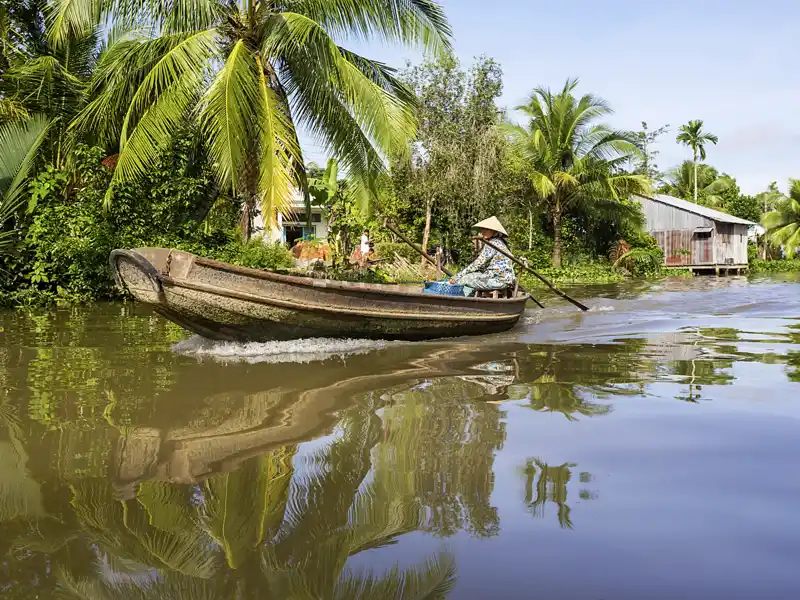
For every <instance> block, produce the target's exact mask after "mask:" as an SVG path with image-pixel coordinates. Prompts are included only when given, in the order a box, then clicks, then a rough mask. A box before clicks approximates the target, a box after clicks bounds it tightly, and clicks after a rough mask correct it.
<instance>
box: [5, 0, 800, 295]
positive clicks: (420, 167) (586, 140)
mask: <svg viewBox="0 0 800 600" xmlns="http://www.w3.org/2000/svg"><path fill="white" fill-rule="evenodd" d="M353 39H357V40H365V41H368V42H373V41H374V42H375V43H391V44H397V45H400V46H404V47H409V48H416V49H420V50H422V51H424V52H425V55H426V56H427V57H428V58H427V59H426V60H425V61H424V62H423V63H421V64H418V65H409V66H407V67H406V68H405V69H403V70H397V69H396V67H397V66H394V67H393V66H387V65H384V64H382V63H379V62H376V61H373V60H371V59H370V58H368V57H365V56H361V55H359V54H356V53H355V52H352V51H351V50H349V49H347V48H346V47H344V46H342V45H341V44H342V43H343V40H353ZM452 41H453V40H452V33H451V29H450V25H449V23H448V20H447V16H446V14H445V12H444V10H443V8H442V7H441V5H440V4H439V2H438V1H437V0H415V1H413V2H406V1H397V0H336V1H330V2H327V1H326V2H322V1H320V0H284V1H274V0H271V1H266V0H235V1H234V0H172V1H170V2H163V1H161V0H138V1H135V2H131V1H130V0H16V1H15V0H0V301H2V302H3V303H5V304H20V303H28V302H42V301H60V300H63V301H86V300H92V299H97V298H110V297H114V296H115V295H116V294H117V293H118V292H117V291H116V290H115V289H114V285H113V281H112V279H111V277H110V275H109V273H108V269H107V257H108V253H109V252H110V250H112V249H113V248H117V247H137V246H144V245H147V246H169V247H177V248H182V249H185V250H189V251H191V252H195V253H198V254H202V255H206V256H211V257H214V258H217V259H220V260H224V261H228V262H233V263H237V264H243V265H246V266H252V267H263V268H291V267H292V266H293V261H292V256H291V254H290V253H289V251H288V249H286V248H285V247H284V246H282V245H280V244H277V245H275V244H271V243H268V242H266V241H264V240H263V239H262V237H261V235H260V234H261V230H260V224H263V225H264V226H266V227H269V226H270V225H272V224H274V223H275V222H276V220H277V218H278V214H279V213H281V214H284V215H285V214H288V213H290V212H291V211H292V210H296V209H293V207H292V203H293V199H294V198H301V199H302V200H303V201H304V202H305V203H306V205H307V206H309V207H310V206H312V205H314V206H318V207H322V208H323V209H324V210H325V211H326V213H327V214H328V216H329V222H330V227H329V231H328V240H327V243H328V244H329V245H330V247H331V252H332V253H333V264H332V265H331V266H330V269H331V272H330V274H329V275H330V276H338V277H343V278H357V277H372V278H377V279H378V280H382V281H391V280H397V279H398V278H399V277H400V275H399V273H400V270H401V269H399V268H394V269H393V268H391V267H386V268H383V267H382V268H381V269H374V270H372V271H370V272H369V273H354V272H350V268H349V266H348V262H347V260H346V258H347V253H348V250H349V248H350V247H351V245H352V243H353V242H354V240H355V239H356V238H357V236H358V235H360V232H361V230H363V229H364V228H369V229H370V230H371V231H373V237H374V238H375V241H376V242H377V250H378V252H379V254H384V255H385V257H386V258H387V259H388V261H389V264H391V262H392V260H394V259H396V260H398V261H401V263H402V264H403V265H406V266H407V265H408V264H409V263H411V262H418V258H416V257H414V255H413V254H409V253H408V249H407V248H404V247H402V246H400V244H398V240H396V239H394V237H393V235H392V234H391V233H390V232H388V231H387V230H385V229H384V228H383V227H381V224H382V223H383V221H384V219H391V220H392V221H393V222H394V223H395V224H396V225H397V226H398V227H399V228H400V229H402V230H403V232H404V233H406V234H407V235H408V236H409V237H411V238H413V239H414V240H416V241H417V242H418V243H420V244H421V245H422V246H423V247H424V248H425V249H426V250H431V251H432V249H433V248H437V249H439V250H441V252H442V253H443V256H444V257H445V258H446V260H448V261H449V262H451V263H453V264H463V263H465V262H468V261H469V260H470V259H471V256H472V251H473V248H472V243H471V238H470V229H469V228H470V225H471V224H472V223H474V222H475V221H476V220H478V219H480V218H484V217H486V216H489V215H491V214H496V215H498V216H499V217H500V218H501V220H502V221H503V222H504V223H505V224H506V227H507V229H508V230H509V232H510V238H511V245H512V247H513V249H514V251H515V252H516V253H519V254H521V255H524V256H525V257H526V258H527V259H528V260H529V261H530V262H531V264H533V265H535V266H537V267H539V268H543V269H549V270H550V271H551V272H552V273H553V274H555V275H556V276H558V275H561V276H566V275H565V274H566V273H568V272H572V273H573V275H574V276H575V277H576V280H579V279H581V277H584V278H585V279H586V280H591V279H592V273H593V272H600V271H603V272H611V271H613V272H614V273H616V274H622V276H638V275H648V274H652V273H654V272H657V271H658V270H659V268H660V265H661V262H662V261H661V258H662V257H661V256H660V250H659V249H658V247H657V245H656V244H655V241H654V240H653V238H652V237H650V236H649V235H647V234H646V233H645V232H644V229H643V225H644V219H643V216H642V212H641V210H640V208H639V205H638V203H637V202H636V200H635V196H637V195H649V194H655V193H666V194H671V195H674V196H677V197H680V198H683V199H686V200H690V201H693V202H697V203H699V204H703V205H706V206H709V207H712V208H714V209H716V210H720V211H724V212H728V213H731V214H733V215H736V216H738V217H741V218H745V219H748V220H751V221H754V222H760V223H762V224H763V226H764V228H765V229H766V235H765V236H764V238H762V239H761V240H759V242H758V244H757V246H754V247H753V250H752V254H753V256H754V257H755V256H760V257H762V258H781V257H786V258H792V257H794V256H795V253H796V250H797V249H798V248H800V182H798V181H795V180H790V181H789V182H788V187H786V188H783V189H782V188H781V186H780V185H778V184H777V183H772V184H770V185H769V187H768V188H766V189H765V191H764V192H763V193H761V194H758V195H756V196H747V195H743V194H742V193H741V191H740V190H739V188H738V186H737V184H736V179H735V178H734V177H733V176H732V175H730V174H726V173H719V172H718V171H717V170H716V169H715V168H714V167H713V166H711V165H710V164H707V163H706V160H707V156H708V155H710V154H713V146H714V145H715V144H716V143H717V142H718V138H717V136H716V135H714V134H713V133H712V132H711V131H709V130H708V129H707V127H706V125H705V123H704V122H703V121H702V120H692V121H689V122H688V123H687V124H685V125H681V126H679V127H678V128H677V130H676V131H673V132H672V133H670V129H669V126H663V127H659V128H658V129H650V128H649V127H648V125H647V124H646V123H642V129H641V130H640V131H619V130H615V129H613V128H611V127H610V126H609V125H608V124H607V123H606V122H605V121H606V119H607V117H608V116H609V115H610V114H611V113H612V108H611V107H610V106H609V104H608V103H607V102H606V101H605V100H603V99H602V98H598V97H596V96H594V95H592V94H588V93H583V92H579V91H578V89H579V82H578V81H577V80H574V79H567V80H566V82H565V83H564V84H563V85H560V86H558V87H557V88H555V89H550V88H547V87H534V85H535V84H536V82H535V81H532V82H531V88H532V90H533V91H532V92H531V94H530V96H529V97H528V98H526V99H522V98H521V99H519V100H520V105H519V106H518V107H516V113H515V114H518V115H520V118H513V119H512V118H511V115H509V114H507V113H506V111H505V110H503V109H501V108H500V106H499V105H498V100H499V98H500V96H501V94H502V89H503V82H502V69H501V66H500V65H499V64H497V63H496V62H495V61H494V60H492V59H491V58H488V57H480V58H478V59H477V60H476V61H475V62H474V64H473V65H472V66H470V67H469V68H466V69H465V68H463V67H462V66H461V65H460V64H459V62H458V61H457V60H456V59H455V58H454V57H453V54H452ZM300 131H302V132H305V133H306V134H308V135H310V136H311V137H312V138H313V139H314V142H315V144H317V146H319V147H322V148H324V150H325V152H326V153H327V154H328V156H329V157H330V158H331V160H330V161H329V162H328V164H327V165H326V166H325V167H324V168H323V167H320V166H318V165H315V164H313V163H311V162H309V161H308V159H307V156H306V155H304V152H303V150H304V148H303V145H302V143H301V136H300V133H299V132H300ZM666 136H674V137H673V139H674V141H675V143H678V144H681V145H683V146H685V147H686V149H687V153H689V154H690V156H689V157H687V160H686V162H685V163H683V164H681V165H677V166H674V167H673V168H671V169H669V170H667V171H661V170H660V169H659V166H658V165H657V164H656V159H657V155H658V152H657V151H656V150H655V149H654V145H655V143H656V142H657V141H658V140H659V138H666ZM766 183H768V182H765V184H766ZM780 183H781V184H783V183H784V182H780ZM306 214H307V215H308V217H307V218H309V219H310V212H308V211H306ZM308 242H309V243H311V244H316V243H320V242H321V240H308ZM395 266H396V265H395ZM570 270H571V271H570ZM580 273H583V275H581V274H580Z"/></svg>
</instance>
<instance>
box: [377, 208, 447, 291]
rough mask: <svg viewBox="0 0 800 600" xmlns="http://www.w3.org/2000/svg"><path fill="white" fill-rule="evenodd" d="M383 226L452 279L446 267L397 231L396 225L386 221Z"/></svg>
mask: <svg viewBox="0 0 800 600" xmlns="http://www.w3.org/2000/svg"><path fill="white" fill-rule="evenodd" d="M383 226H384V227H386V229H388V230H389V231H391V232H392V233H393V234H395V235H396V236H397V237H399V238H400V239H401V240H402V241H403V242H405V243H406V244H408V245H409V246H411V247H412V248H413V249H414V250H416V251H417V254H419V255H420V256H421V257H422V258H424V259H425V260H427V261H428V262H429V263H431V264H432V265H433V266H434V267H436V268H437V269H441V270H442V272H444V274H445V275H449V276H450V277H452V276H453V274H452V273H451V272H450V271H448V270H447V269H445V268H444V266H442V265H438V264H436V261H435V260H433V259H432V258H431V257H430V256H428V253H427V252H425V251H424V250H423V249H422V248H420V247H419V246H417V245H416V244H415V243H414V242H412V241H411V240H410V239H408V238H407V237H406V236H404V235H403V234H402V233H400V232H399V231H398V230H397V228H395V226H394V225H392V224H391V223H389V221H388V220H385V221H384V222H383Z"/></svg>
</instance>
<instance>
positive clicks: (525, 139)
mask: <svg viewBox="0 0 800 600" xmlns="http://www.w3.org/2000/svg"><path fill="white" fill-rule="evenodd" d="M577 85H578V81H577V80H567V82H566V84H565V85H564V88H563V89H562V90H561V91H560V92H558V93H555V94H554V93H552V92H551V91H550V90H549V89H545V88H537V89H535V90H534V91H533V94H532V95H531V97H530V99H529V100H528V103H527V104H524V105H522V106H519V107H517V110H519V111H521V112H523V113H524V114H525V115H526V116H527V117H528V118H529V119H530V121H529V123H528V125H527V126H526V127H521V126H518V125H511V124H506V125H505V130H506V132H507V133H508V135H509V138H510V140H511V144H512V147H513V149H514V151H515V152H517V153H518V154H519V157H520V158H521V160H522V161H524V164H525V169H526V171H527V174H528V177H529V179H530V181H531V185H532V189H533V193H534V194H535V195H536V197H537V198H538V199H539V201H540V202H542V203H544V204H546V206H547V208H548V210H549V213H550V218H551V220H552V223H553V266H554V267H556V268H560V267H561V223H562V219H563V217H564V215H565V214H566V212H567V211H568V210H569V209H570V208H571V207H572V206H574V205H579V204H586V205H589V206H591V207H592V208H594V209H599V210H608V211H610V212H618V213H619V212H628V213H631V214H633V213H635V211H636V205H635V204H633V203H628V200H629V199H630V197H631V195H633V194H647V193H649V190H650V184H649V180H648V179H647V178H646V177H645V176H643V175H634V174H631V173H627V172H625V171H624V170H623V167H624V166H625V165H626V164H628V163H629V162H630V160H631V157H632V156H633V155H635V154H638V153H639V151H638V149H637V146H636V138H635V136H634V135H633V134H631V133H628V132H623V131H614V130H612V129H610V128H609V127H607V126H606V125H602V124H593V122H594V121H596V120H597V119H598V118H600V117H603V116H606V115H609V114H611V112H612V111H611V108H610V107H609V106H608V104H606V103H605V102H604V101H603V100H601V99H599V98H596V97H594V96H592V95H590V94H587V95H585V96H583V97H581V98H580V99H577V98H575V96H573V91H574V90H575V88H576V86H577Z"/></svg>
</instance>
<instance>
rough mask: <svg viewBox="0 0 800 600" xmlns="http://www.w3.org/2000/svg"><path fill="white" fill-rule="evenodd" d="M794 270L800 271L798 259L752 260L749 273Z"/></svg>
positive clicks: (799, 260) (788, 271) (787, 271)
mask: <svg viewBox="0 0 800 600" xmlns="http://www.w3.org/2000/svg"><path fill="white" fill-rule="evenodd" d="M795 271H800V259H794V260H785V259H784V260H754V261H752V262H751V263H750V272H751V273H790V272H795Z"/></svg>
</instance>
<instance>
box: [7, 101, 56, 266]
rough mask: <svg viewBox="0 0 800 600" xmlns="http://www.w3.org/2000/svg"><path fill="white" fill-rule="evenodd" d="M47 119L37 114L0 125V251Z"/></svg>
mask: <svg viewBox="0 0 800 600" xmlns="http://www.w3.org/2000/svg"><path fill="white" fill-rule="evenodd" d="M49 127H50V121H48V120H47V119H46V118H44V117H41V116H37V117H35V118H33V119H31V120H29V121H25V122H13V123H8V124H7V125H4V126H2V127H0V253H1V252H3V250H4V249H6V248H7V247H8V246H9V245H10V244H11V243H13V241H14V235H15V233H16V228H15V226H14V224H13V222H12V218H13V217H14V215H15V214H16V212H17V210H18V209H19V207H20V205H21V204H22V202H23V200H24V195H23V193H22V192H24V191H25V189H26V188H25V182H26V180H27V178H28V174H29V173H30V169H31V166H32V165H33V162H34V160H35V159H36V155H37V152H38V151H39V147H40V146H41V145H42V142H43V141H44V139H45V137H46V136H47V132H48V129H49Z"/></svg>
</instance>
